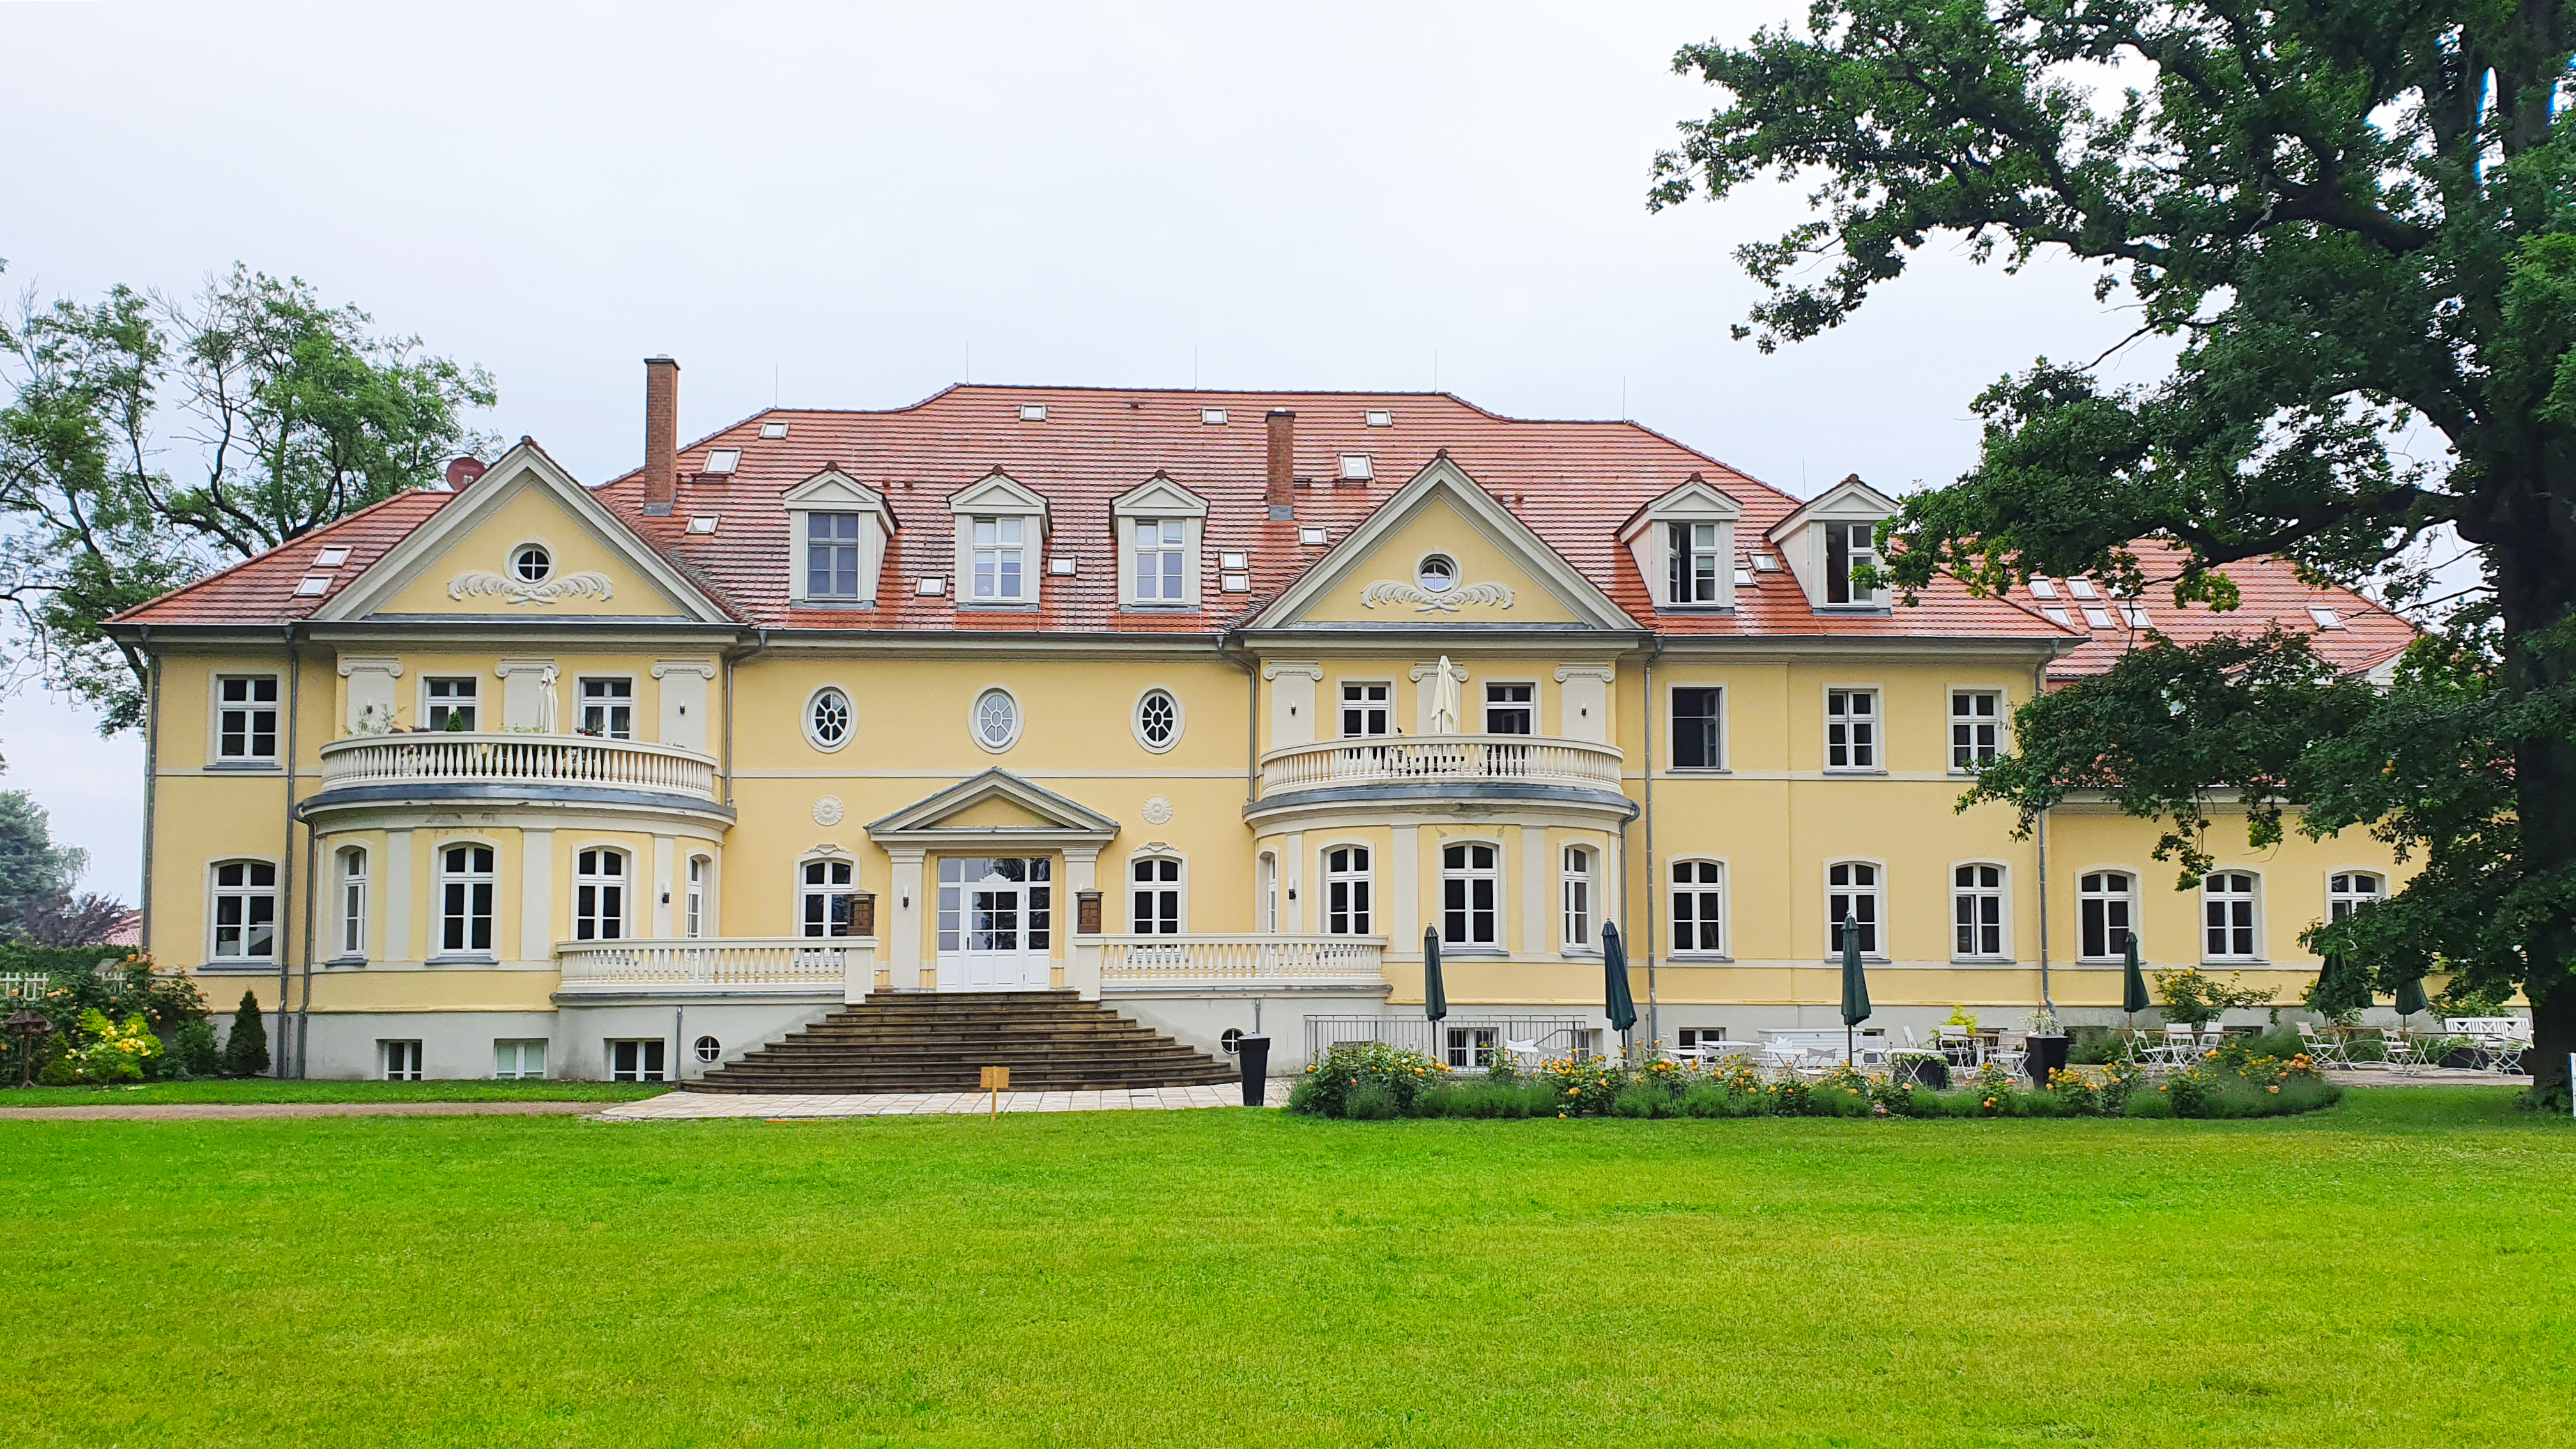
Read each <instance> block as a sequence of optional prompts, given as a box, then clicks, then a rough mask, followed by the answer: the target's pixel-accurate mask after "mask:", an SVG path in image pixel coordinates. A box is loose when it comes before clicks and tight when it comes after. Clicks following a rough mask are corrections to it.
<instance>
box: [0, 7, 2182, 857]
mask: <svg viewBox="0 0 2576 1449" xmlns="http://www.w3.org/2000/svg"><path fill="white" fill-rule="evenodd" d="M1804 10H1805V6H1804V4H1803V3H1802V0H1720V3H1699V4H1666V3H1644V0H1639V3H1621V4H1618V5H1589V6H1566V5H1534V4H1532V5H1523V4H1511V3H1498V0H1480V3H1475V4H1456V5H1430V4H1421V5H1390V4H1386V3H1383V0H1380V3H1375V4H1349V5H1344V4H1334V3H1313V0H1310V3H1307V4H1303V5H1299V6H1296V7H1289V8H1279V7H1228V6H1212V5H1206V4H1197V5H1188V4H1174V5H1142V4H1138V5H1081V4H1064V3H1059V4H1049V5H1028V6H1010V5H966V4H951V5H941V6H924V5H918V4H911V5H901V6H883V7H878V6H866V5H855V4H841V5H829V6H820V5H818V6H797V5H753V4H742V3H729V4H725V5H720V6H719V5H701V6H660V5H645V4H633V3H621V4H616V5H607V4H601V5H592V6H554V5H541V4H532V3H526V0H516V3H511V4H506V5H492V6H483V7H478V6H464V5H453V6H434V5H426V4H414V5H406V6H402V7H378V6H350V5H338V6H316V7H310V8H255V7H247V6H229V5H227V6H214V5H191V6H173V7H166V8H164V7H146V6H129V5H51V4H23V3H16V4H13V3H0V55H5V56H6V57H8V62H9V72H10V79H9V82H8V84H7V85H6V86H5V87H0V176H5V178H6V188H7V190H6V198H7V199H6V202H5V203H0V257H5V258H7V260H8V264H9V266H8V272H7V275H6V277H5V278H0V284H5V285H6V286H8V287H9V288H11V289H16V288H23V287H29V286H32V287H34V288H35V289H37V291H38V293H39V294H40V295H42V296H52V295H66V294H67V295H73V296H81V297H87V296H91V295H94V294H95V293H97V292H98V291H100V290H101V289H103V288H105V287H106V286H108V285H110V284H111V283H115V282H128V283H132V284H135V285H137V286H150V287H160V288H163V289H169V290H185V289H187V288H190V287H193V286H195V285H197V284H198V283H200V282H201V281H202V280H203V279H204V277H205V276H206V275H207V274H209V273H211V272H214V271H217V270H220V269H223V268H226V267H228V266H229V265H230V264H231V263H233V262H234V261H235V260H240V261H243V262H247V263H249V264H250V265H251V266H253V267H257V268H261V269H264V270H267V271H270V272H275V273H293V274H295V275H299V276H302V277H304V278H306V279H308V280H310V281H311V282H313V283H314V284H315V285H316V286H318V287H319V288H320V289H321V290H322V293H323V295H324V296H325V297H326V298H327V299H330V300H332V301H353V302H356V303H359V304H360V305H362V306H364V307H366V308H367V309H369V310H370V311H372V312H373V313H374V314H375V316H376V318H377V321H378V323H379V324H380V325H381V326H382V327H384V328H385V329H387V330H393V331H401V332H417V333H419V334H420V335H421V336H422V337H423V338H424V339H425V340H426V342H427V343H428V344H429V346H430V348H431V349H432V350H433V351H436V352H440V353H444V354H446V355H449V356H452V357H456V358H458V359H461V360H465V361H471V362H475V363H480V364H482V365H483V366H485V367H487V368H489V369H490V370H491V371H492V372H493V374H494V375H495V376H496V377H497V379H498V381H499V384H500V394H501V396H500V404H499V406H498V407H497V408H495V409H494V410H493V411H492V413H491V414H490V416H488V417H487V418H485V419H483V420H481V425H482V426H484V427H486V428H488V429H489V430H490V431H493V432H496V433H498V434H500V435H502V436H503V437H504V438H516V437H518V436H519V435H520V434H522V433H525V434H531V435H533V436H535V437H536V438H538V439H539V440H540V441H542V442H543V443H544V444H545V445H546V447H547V448H548V449H549V450H550V451H551V452H552V453H553V454H554V456H555V457H556V458H558V459H560V460H561V461H563V462H564V463H565V464H567V465H568V466H569V467H571V468H572V470H573V471H574V473H575V475H576V476H578V477H581V478H583V479H584V480H585V481H597V480H599V479H602V478H605V477H607V476H610V475H612V474H614V473H617V472H621V471H623V470H625V469H627V468H629V467H632V466H633V465H634V464H635V463H636V462H637V461H638V460H639V458H638V455H639V452H640V447H641V444H640V434H641V431H642V412H643V377H642V368H641V366H640V365H639V362H640V359H641V358H643V357H644V356H645V355H646V354H648V353H656V352H668V353H670V354H672V355H674V356H676V357H678V358H679V359H680V361H681V365H682V369H683V371H682V376H681V389H680V412H681V430H682V432H683V434H686V435H696V434H700V433H704V432H708V431H712V430H713V429H715V428H717V427H719V426H721V425H723V424H725V423H727V422H730V421H732V420H734V419H736V418H739V417H742V416H743V415H745V414H748V413H751V412H754V411H757V410H758V409H760V408H763V407H766V406H768V405H769V404H770V402H771V401H772V400H773V398H774V399H775V400H777V401H779V402H782V403H785V404H787V405H789V406H800V405H801V406H821V407H859V408H873V407H889V406H899V405H901V404H904V403H908V402H912V401H914V400H916V399H919V398H921V397H923V396H925V395H927V394H929V393H931V392H934V391H936V390H938V389H939V388H941V387H943V386H946V385H947V384H949V383H952V382H956V381H958V380H960V379H961V378H964V377H968V376H970V375H971V377H972V378H973V379H974V380H976V381H983V382H1043V383H1097V384H1125V385H1147V386H1188V385H1190V384H1191V383H1192V382H1193V381H1195V382H1197V383H1199V384H1201V385H1204V386H1209V387H1260V388H1430V387H1433V386H1435V385H1436V386H1438V387H1440V388H1442V389H1446V390H1448V391H1452V392H1456V393H1458V394H1459V395H1461V396H1463V397H1465V398H1467V399H1469V400H1470V401H1473V402H1475V403H1478V404H1480V405H1482V406H1485V407H1488V408H1492V409H1494V410H1496V411H1499V412H1503V413H1508V414H1514V415H1519V416H1526V417H1596V418H1599V417H1616V416H1619V415H1620V414H1621V411H1622V408H1623V406H1624V409H1625V412H1626V415H1627V416H1630V417H1633V418H1635V419H1637V420H1638V421H1640V422H1643V423H1645V424H1647V425H1649V426H1652V427H1654V428H1656V429H1658V430H1660V431H1662V432H1665V433H1668V434H1670V435H1672V436H1674V437H1676V438H1679V439H1681V440H1682V441H1684V442H1686V443H1689V444H1691V445H1692V446H1695V447H1697V448H1700V449H1702V450H1703V451H1706V452H1708V453H1710V454H1713V455H1715V456H1716V457H1718V458H1721V459H1724V460H1725V461H1727V462H1728V463H1730V464H1733V465H1734V466H1736V467H1739V468H1742V469H1744V470H1745V471H1747V472H1750V473H1752V474H1754V475H1755V476H1757V477H1760V478H1763V479H1765V480H1767V481H1769V482H1771V483H1773V484H1775V485H1777V486H1779V487H1781V488H1784V489H1787V490H1789V491H1790V492H1793V493H1803V492H1812V491H1814V490H1816V489H1818V488H1821V487H1822V486H1824V485H1825V484H1827V483H1829V482H1831V481H1833V480H1835V479H1837V478H1840V477H1841V476H1842V475H1844V474H1845V473H1852V472H1857V473H1859V474H1860V475H1861V476H1863V477H1865V478H1867V479H1869V480H1870V481H1871V482H1873V483H1877V484H1879V485H1881V486H1883V487H1888V488H1891V489H1897V490H1902V489H1904V488H1907V487H1910V486H1912V485H1914V484H1915V483H1917V482H1941V481H1945V480H1947V479H1949V478H1950V477H1952V476H1954V475H1955V474H1956V473H1957V472H1958V471H1959V470H1960V469H1961V468H1963V467H1964V466H1966V465H1967V464H1968V463H1969V462H1970V461H1971V460H1972V459H1973V457H1974V453H1975V446H1976V429H1975V425H1974V421H1973V419H1972V418H1971V416H1970V414H1969V412H1968V406H1967V405H1968V401H1969V399H1970V398H1971V397H1973V396H1974V395H1975V393H1976V392H1977V391H1978V389H1979V388H1980V387H1982V386H1983V385H1984V384H1985V383H1987V382H1989V381H1991V380H1992V379H1994V378H1995V377H1996V376H1998V375H2000V374H2002V373H2003V372H2006V371H2008V370H2011V369H2015V368H2018V367H2022V366H2025V365H2027V364H2028V363H2029V362H2030V360H2031V359H2032V358H2033V357H2035V356H2038V355H2041V354H2046V355H2049V356H2052V357H2057V358H2089V357H2091V356H2093V355H2094V354H2095V353H2096V352H2099V351H2100V350H2101V349H2102V348H2103V347H2105V346H2106V345H2108V344H2109V343H2110V342H2112V341H2114V340H2116V339H2117V338H2118V337H2119V335H2120V334H2121V333H2122V332H2123V331H2125V330H2126V326H2125V324H2124V322H2123V320H2122V317H2121V315H2120V314H2117V313H2113V312H2108V311H2106V310H2104V309H2103V308H2102V307H2100V306H2097V305H2096V304H2095V303H2094V302H2093V300H2092V298H2091V296H2090V293H2089V290H2088V282H2089V277H2090V273H2088V272H2084V271H2080V270H2077V269H2075V268H2073V267H2071V266H2067V265H2062V264H2061V265H2057V266H2043V267H2041V268H2037V269H2035V270H2034V272H2033V273H2031V274H2026V275H2024V276H2021V277H2018V278H2015V277H2006V276H2003V275H2002V274H2001V273H2000V272H1999V271H1997V270H1995V269H1992V268H1985V269H1980V268H1975V267H1972V266H1969V265H1967V264H1966V263H1965V262H1964V260H1962V259H1961V258H1960V257H1959V256H1958V255H1957V254H1956V252H1955V251H1944V252H1943V253H1941V254H1940V255H1937V256H1934V257H1932V258H1930V259H1928V260H1927V261H1926V262H1925V263H1924V264H1923V265H1922V266H1921V267H1919V268H1918V270H1917V273H1916V275H1915V276H1913V277H1911V278H1909V279H1908V280H1907V281H1906V282H1905V283H1903V284H1900V285H1899V286H1897V287H1895V288H1893V289H1891V290H1889V291H1887V292H1886V293H1884V294H1883V295H1882V296H1881V297H1880V298H1878V299H1877V300H1875V301H1874V302H1873V303H1872V304H1871V305H1870V307H1869V308H1868V309H1866V311H1865V312H1864V313H1863V315H1862V317H1861V319H1860V320H1859V321H1857V322H1856V323H1854V324H1852V325H1850V326H1847V327H1845V328H1844V329H1842V330H1841V331H1840V332H1838V333H1836V334H1834V335H1832V336H1829V337H1827V338H1825V339H1824V340H1822V341H1818V342H1811V343H1807V344H1804V345H1802V346H1799V347H1795V348H1791V349H1788V350H1786V351H1784V352H1783V353H1781V354H1780V355H1777V356H1773V357H1764V356H1762V355H1761V354H1760V353H1758V352H1756V351H1755V350H1754V349H1753V347H1752V346H1751V345H1750V344H1747V343H1739V342H1733V341H1730V340H1729V339H1728V337H1727V335H1726V328H1727V324H1728V323H1730V322H1732V321H1736V320H1740V319H1741V317H1742V315H1743V312H1744V309H1745V306H1746V304H1747V303H1748V302H1749V301H1750V300H1751V299H1752V297H1753V296H1754V289H1753V287H1752V286H1751V284H1750V283H1748V282H1747V281H1746V280H1745V279H1744V277H1743V275H1742V273H1741V272H1740V271H1739V270H1737V268H1736V267H1735V265H1734V263H1733V261H1732V260H1731V258H1730V256H1729V248H1730V247H1731V246H1733V245H1734V244H1735V243H1737V242H1740V241H1743V240H1746V239H1748V238H1754V237H1766V236H1769V235H1772V234H1776V233H1777V232H1778V231H1779V230H1780V229H1781V228H1782V227H1783V226H1784V225H1786V224H1788V223H1789V222H1791V221H1793V220H1795V219H1796V218H1797V216H1798V215H1799V214H1800V212H1801V208H1800V206H1799V204H1798V200H1797V196H1796V194H1795V193H1794V192H1779V193H1775V194H1769V195H1765V196H1762V197H1758V198H1748V199H1741V200H1736V201H1731V202H1728V203H1725V204H1723V205H1717V206H1711V205H1706V204H1694V205H1692V206H1690V207H1688V208H1685V209H1683V210H1680V211H1677V212H1667V213H1665V214H1663V215H1660V216H1649V215H1648V214H1647V212H1646V210H1645V205H1644V199H1645V191H1646V184H1647V170H1648V165H1649V162H1650V160H1651V158H1652V156H1653V155H1654V153H1655V151H1656V150H1657V149H1659V148H1661V147H1663V146H1666V145H1669V144H1671V142H1672V140H1673V136H1674V131H1673V126H1674V123H1675V122H1676V121H1677V120H1679V119H1680V118H1682V117H1684V116H1687V115H1694V114H1702V113H1705V112H1706V111H1707V110H1708V109H1709V108H1710V107H1711V106H1712V105H1713V104H1714V103H1715V100H1716V97H1715V95H1714V93H1712V92H1709V91H1707V90H1705V89H1704V88H1702V87H1700V86H1698V85H1696V84H1694V83H1692V82H1690V81H1688V80H1685V79H1682V78H1680V77H1677V76H1674V75H1673V74H1671V72H1670V68H1669V65H1670V59H1671V56H1672V53H1673V51H1674V49H1675V48H1676V47H1677V46H1680V45H1682V44H1684V43H1686V42H1689V41H1692V40H1697V39H1705V38H1707V37H1710V36H1713V35H1714V36H1724V37H1729V38H1742V37H1743V36H1746V35H1748V34H1749V33H1750V32H1751V31H1752V30H1753V28H1754V27H1755V26H1757V25H1762V24H1770V23H1778V22H1780V21H1783V20H1786V19H1790V18H1793V17H1796V16H1799V15H1803V13H1804ZM970 358H971V361H970ZM2160 366H2161V354H2155V355H2144V356H2137V357H2134V358H2130V359H2127V360H2126V361H2125V363H2124V364H2123V365H2120V366H2119V368H2118V370H2117V371H2115V375H2120V374H2121V373H2126V374H2127V375H2130V376H2139V375H2144V374H2146V373H2148V372H2151V371H2153V370H2155V369H2156V368H2158V367H2160ZM970 368H971V373H970ZM1623 400H1624V401H1623ZM0 753H5V756H6V759H7V763H8V770H7V774H6V776H5V777H0V786H7V787H10V788H18V789H25V790H29V791H32V792H33V793H34V794H35V795H36V797H37V798H38V799H39V800H41V801H42V802H43V803H45V804H46V805H47V806H48V807H49V808H50V809H51V810H52V811H53V818H54V827H55V833H56V838H57V839H61V840H66V841H69V842H71V843H74V844H78V845H81V846H84V847H86V848H87V849H89V850H90V852H91V853H92V868H91V873H90V879H89V885H90V888H92V889H96V890H103V891H109V892H113V893H116V894H119V895H123V896H125V897H127V898H129V899H131V898H132V897H133V895H134V892H135V887H136V883H137V877H138V871H139V865H140V849H139V833H140V819H141V801H142V782H141V766H142V751H141V748H140V746H139V744H137V743H136V742H135V741H134V740H133V739H132V738H131V737H127V738H124V739H120V740H115V741H109V742H105V743H102V742H100V741H99V740H98V739H97V738H96V737H95V733H94V721H93V720H91V719H90V717H88V716H87V715H85V714H84V713H82V712H81V711H79V710H77V709H75V708H73V707H71V706H68V705H65V704H62V703H59V702H57V701H53V700H49V699H46V698H44V697H42V696H41V695H35V694H22V695H20V696H18V697H16V698H14V699H12V700H9V701H8V702H7V703H6V704H5V706H0Z"/></svg>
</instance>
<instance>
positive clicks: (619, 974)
mask: <svg viewBox="0 0 2576 1449" xmlns="http://www.w3.org/2000/svg"><path fill="white" fill-rule="evenodd" d="M876 947H877V943H876V941H875V939H874V938H872V937H867V936H846V937H840V938H834V939H823V940H814V939H809V938H805V937H796V936H789V937H780V938H776V939H739V940H714V941H706V940H699V941H690V940H662V941H648V940H637V941H564V942H560V943H558V944H557V945H556V946H555V960H556V963H557V964H558V965H559V966H560V967H561V968H562V970H563V988H562V989H563V990H565V991H567V992H576V993H578V992H583V991H653V990H692V989H715V990H758V989H762V988H769V989H773V990H780V991H837V990H840V989H841V988H842V986H843V984H844V982H845V981H846V979H847V978H848V975H849V972H850V970H851V968H852V967H854V966H856V967H859V968H861V969H863V970H869V969H871V968H872V966H873V963H874V961H875V958H876ZM871 974H873V973H872V971H871Z"/></svg>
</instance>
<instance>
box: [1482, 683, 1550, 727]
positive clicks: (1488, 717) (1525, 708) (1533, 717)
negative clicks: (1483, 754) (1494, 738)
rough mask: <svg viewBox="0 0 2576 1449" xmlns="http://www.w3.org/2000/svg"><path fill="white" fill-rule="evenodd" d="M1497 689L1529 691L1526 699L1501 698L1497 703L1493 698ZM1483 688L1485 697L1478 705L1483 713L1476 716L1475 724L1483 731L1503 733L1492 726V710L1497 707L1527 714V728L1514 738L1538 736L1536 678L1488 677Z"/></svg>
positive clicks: (1537, 689) (1537, 691) (1537, 690)
mask: <svg viewBox="0 0 2576 1449" xmlns="http://www.w3.org/2000/svg"><path fill="white" fill-rule="evenodd" d="M1497 689H1526V690H1528V691H1529V698H1528V699H1526V700H1503V701H1500V702H1499V703H1497V701H1496V700H1495V699H1494V691H1495V690H1497ZM1483 690H1484V696H1485V699H1484V703H1483V704H1482V705H1481V706H1480V708H1481V709H1482V711H1483V713H1482V714H1481V715H1480V716H1479V717H1478V719H1477V724H1478V725H1480V726H1481V727H1482V729H1483V732H1484V733H1486V734H1489V735H1490V734H1500V733H1503V731H1499V730H1497V729H1495V728H1494V711H1495V710H1496V709H1497V708H1500V709H1506V710H1513V709H1516V710H1520V711H1521V712H1523V713H1524V714H1526V715H1528V716H1529V728H1528V729H1526V730H1523V731H1521V732H1520V734H1518V735H1517V736H1515V738H1518V739H1536V738H1538V706H1539V687H1538V681H1537V680H1535V679H1488V680H1486V681H1485V683H1484V686H1483Z"/></svg>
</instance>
